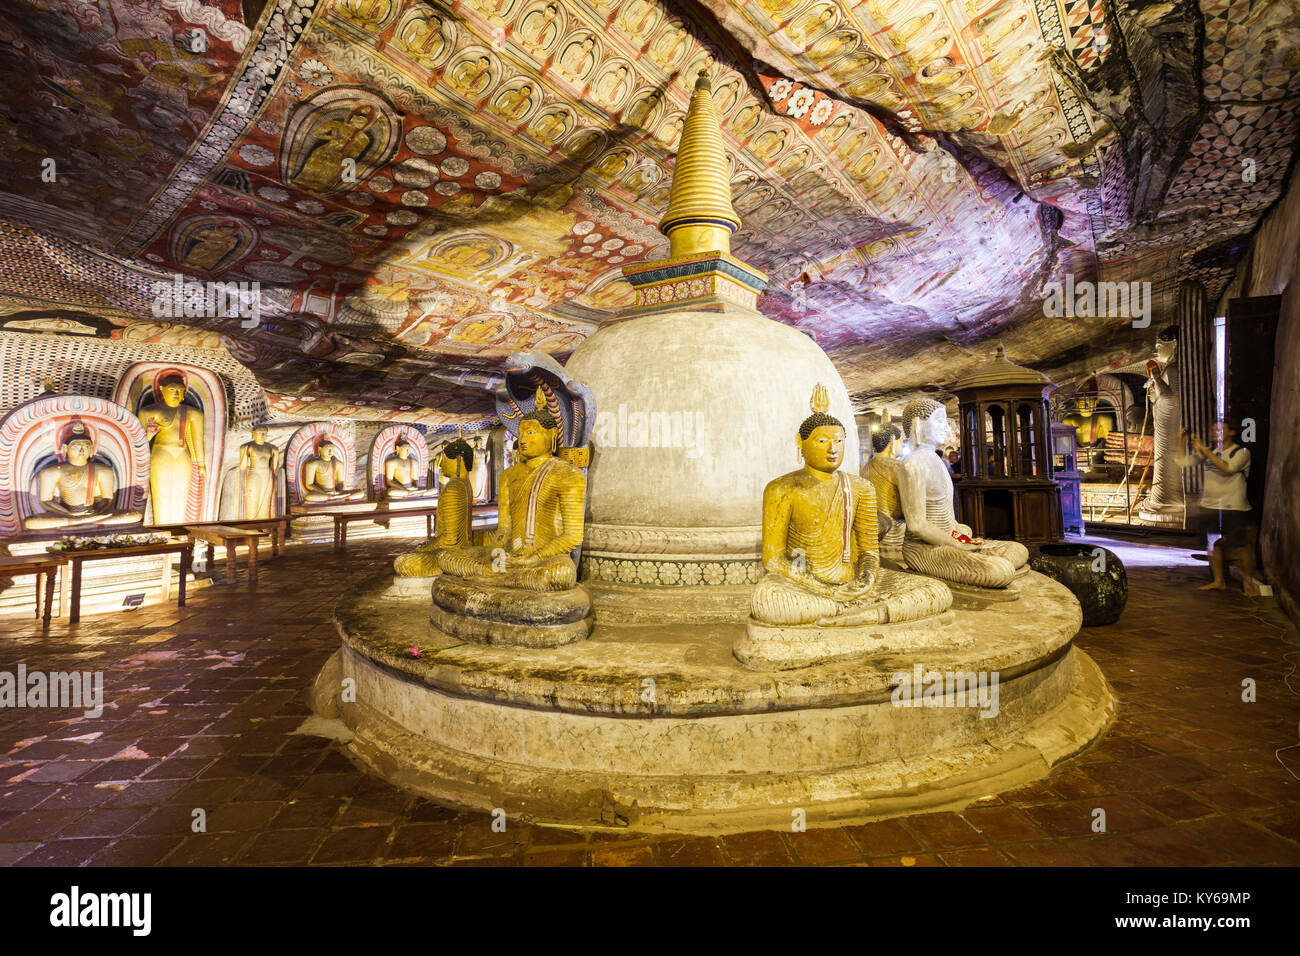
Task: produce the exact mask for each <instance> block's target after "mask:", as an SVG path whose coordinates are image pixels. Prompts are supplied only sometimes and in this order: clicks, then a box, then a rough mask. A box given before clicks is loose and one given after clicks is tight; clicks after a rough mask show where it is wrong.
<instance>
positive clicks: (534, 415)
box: [519, 388, 560, 459]
mask: <svg viewBox="0 0 1300 956" xmlns="http://www.w3.org/2000/svg"><path fill="white" fill-rule="evenodd" d="M534 404H535V406H536V407H535V408H534V410H533V411H531V412H529V413H528V414H527V415H525V416H524V417H523V418H521V419H520V420H519V454H520V455H522V456H523V457H524V458H525V459H530V458H542V457H546V456H548V455H554V454H555V451H556V449H557V448H559V439H560V423H559V422H557V421H556V420H555V416H554V415H552V414H551V413H550V411H549V410H548V409H547V407H546V393H545V392H544V391H543V390H542V389H541V388H538V389H537V397H536V399H535V400H534Z"/></svg>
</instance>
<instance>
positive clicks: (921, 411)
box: [903, 398, 948, 448]
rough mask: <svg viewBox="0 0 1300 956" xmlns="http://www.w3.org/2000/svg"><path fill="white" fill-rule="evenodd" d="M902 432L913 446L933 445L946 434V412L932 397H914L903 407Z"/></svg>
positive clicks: (939, 441)
mask: <svg viewBox="0 0 1300 956" xmlns="http://www.w3.org/2000/svg"><path fill="white" fill-rule="evenodd" d="M903 434H904V435H905V436H906V437H907V441H908V444H910V445H911V446H912V447H913V448H920V447H921V446H922V445H929V446H931V447H934V446H935V445H938V444H940V443H941V442H942V441H943V440H944V438H945V437H947V434H948V412H947V411H946V410H945V409H944V407H943V403H942V402H936V401H935V400H934V399H933V398H914V399H912V400H911V401H910V402H908V403H907V407H906V408H904V409H903Z"/></svg>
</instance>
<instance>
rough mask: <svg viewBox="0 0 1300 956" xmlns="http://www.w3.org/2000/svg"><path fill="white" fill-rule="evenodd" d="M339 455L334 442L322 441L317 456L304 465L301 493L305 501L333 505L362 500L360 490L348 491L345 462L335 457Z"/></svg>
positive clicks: (317, 447) (317, 449)
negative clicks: (344, 471) (344, 469)
mask: <svg viewBox="0 0 1300 956" xmlns="http://www.w3.org/2000/svg"><path fill="white" fill-rule="evenodd" d="M337 454H338V448H336V447H335V445H334V443H333V442H331V441H328V440H327V441H322V442H321V443H320V444H319V445H317V446H316V454H315V455H314V456H313V457H311V458H308V459H307V460H306V461H304V462H303V463H302V490H301V492H300V493H301V496H302V500H303V501H307V502H313V503H315V502H322V501H324V502H331V503H333V502H343V501H356V500H359V499H360V498H361V491H360V490H357V489H353V490H351V491H349V490H348V488H347V476H346V475H344V474H343V462H342V461H341V460H340V459H338V458H336V457H335V455H337Z"/></svg>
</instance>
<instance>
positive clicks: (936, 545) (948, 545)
mask: <svg viewBox="0 0 1300 956" xmlns="http://www.w3.org/2000/svg"><path fill="white" fill-rule="evenodd" d="M947 430H948V416H947V412H945V411H944V407H943V405H942V404H940V403H939V402H936V401H935V400H934V399H930V398H917V399H913V400H912V401H911V402H909V403H908V404H907V407H906V408H905V409H903V431H904V434H905V435H906V437H907V440H908V442H909V444H910V445H911V446H912V452H911V454H909V455H908V456H907V458H906V459H905V460H904V461H903V463H902V465H901V467H900V468H899V470H898V489H899V493H900V498H901V500H902V505H903V515H904V518H905V519H906V521H907V534H906V537H905V539H904V541H903V561H904V564H905V565H906V566H907V567H908V568H909V569H910V570H913V571H917V572H919V573H921V574H928V575H930V576H932V577H936V578H941V579H943V580H945V581H948V582H951V583H954V584H965V585H972V586H975V587H982V588H1005V587H1006V586H1007V585H1008V584H1010V583H1011V581H1012V579H1013V578H1015V576H1016V572H1017V571H1018V570H1019V569H1020V568H1023V567H1024V566H1025V564H1026V562H1028V560H1029V549H1028V548H1026V547H1025V546H1024V545H1023V544H1020V543H1019V542H1017V541H979V540H976V539H975V538H974V537H973V536H972V534H971V529H970V528H969V527H968V526H966V525H964V524H958V523H957V519H956V517H955V515H954V514H953V507H952V495H953V492H952V477H951V476H950V475H949V474H948V469H947V468H945V467H944V464H943V462H942V461H941V460H940V459H939V455H938V454H937V453H936V452H935V446H936V445H938V444H939V443H940V442H942V441H943V440H944V437H945V435H946V434H947Z"/></svg>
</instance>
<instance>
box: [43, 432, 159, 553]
mask: <svg viewBox="0 0 1300 956" xmlns="http://www.w3.org/2000/svg"><path fill="white" fill-rule="evenodd" d="M58 458H59V461H57V462H55V463H54V464H50V465H46V466H45V467H44V468H42V469H41V470H40V471H38V472H37V473H36V494H37V498H38V499H39V500H40V503H41V508H42V509H43V512H42V513H40V514H34V515H31V516H29V517H28V518H26V519H25V520H24V521H23V526H24V527H25V528H27V529H29V530H31V531H48V530H50V529H54V528H73V527H78V526H84V525H121V524H138V523H139V522H140V521H142V520H144V515H143V514H141V513H140V512H139V511H114V510H113V505H114V503H115V499H116V495H117V480H116V479H115V478H114V476H113V469H112V468H106V467H104V466H103V465H101V464H97V463H96V462H95V460H94V458H95V440H94V438H93V437H92V435H91V432H90V429H89V428H88V427H87V426H86V423H85V422H83V421H82V420H81V419H79V418H74V419H73V420H72V421H71V422H69V423H68V424H67V425H65V426H64V427H63V428H62V429H61V430H60V431H59V438H58Z"/></svg>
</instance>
